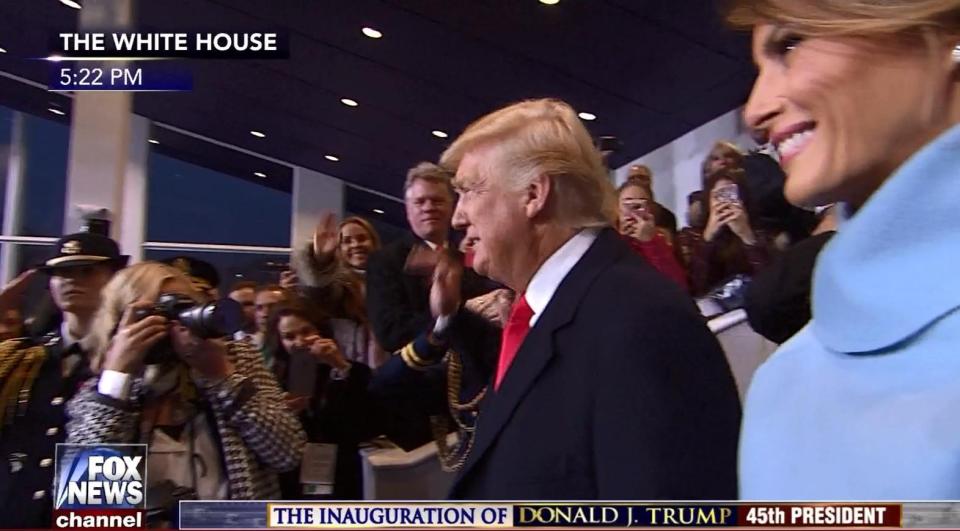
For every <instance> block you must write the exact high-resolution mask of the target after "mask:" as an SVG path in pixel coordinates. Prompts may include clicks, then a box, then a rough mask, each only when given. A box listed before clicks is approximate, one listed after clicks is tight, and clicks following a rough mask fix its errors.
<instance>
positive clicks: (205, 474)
mask: <svg viewBox="0 0 960 531" xmlns="http://www.w3.org/2000/svg"><path fill="white" fill-rule="evenodd" d="M161 294H164V295H174V296H176V297H178V298H179V299H180V300H182V301H185V302H184V303H183V304H189V303H190V302H191V301H192V302H197V303H199V302H205V301H206V297H205V296H204V295H203V294H201V293H199V292H197V291H195V290H194V289H193V288H192V287H191V285H190V281H189V280H188V279H187V278H186V277H184V275H183V274H182V273H181V272H180V271H178V270H176V269H174V268H172V267H169V266H166V265H163V264H158V263H151V262H146V263H141V264H137V265H134V266H132V267H130V268H127V269H125V270H123V271H121V272H119V273H118V274H117V275H116V276H115V277H114V278H113V280H112V281H111V282H110V283H109V284H108V285H107V286H106V287H105V288H104V290H103V296H102V300H103V305H102V306H101V309H100V312H99V314H98V315H97V317H96V319H95V321H94V325H93V327H94V332H93V334H94V337H95V340H96V341H95V348H94V349H93V352H94V354H93V359H92V360H91V368H92V369H93V371H94V373H95V374H97V376H95V377H93V378H92V379H91V380H89V381H88V382H87V383H86V384H85V385H84V387H83V389H81V391H80V392H79V393H78V394H77V395H76V396H75V397H74V398H73V399H72V400H71V402H70V404H69V406H68V409H67V412H68V415H69V417H70V420H69V421H68V424H67V436H68V439H67V441H68V442H70V443H137V442H139V443H147V444H149V449H148V452H149V454H148V460H147V461H148V471H147V478H148V482H149V484H148V487H147V492H148V496H147V498H148V505H150V504H152V502H153V501H154V500H162V499H163V498H164V497H165V496H166V495H167V494H168V493H169V492H183V491H190V490H192V491H193V492H195V494H196V497H197V498H199V499H230V500H245V499H270V498H277V497H278V496H279V487H278V483H277V473H279V472H285V471H288V470H292V469H294V468H296V467H297V466H298V465H299V464H300V459H301V455H302V452H303V445H304V442H305V439H306V437H305V435H304V432H303V429H302V428H301V426H300V423H299V422H298V421H297V419H296V417H295V416H294V415H293V413H292V412H291V411H290V410H289V409H287V407H286V405H285V403H284V401H283V393H282V392H281V391H280V388H279V387H278V385H277V382H276V380H275V379H274V377H273V375H272V374H271V373H270V371H268V370H267V368H266V367H265V366H264V364H263V361H262V360H261V358H260V355H259V354H258V353H257V352H255V351H253V350H251V348H250V347H248V346H246V345H245V344H243V343H240V342H233V341H224V340H219V339H200V338H198V337H197V336H196V335H194V333H193V332H191V331H190V330H189V329H188V328H187V327H186V326H184V325H183V324H181V323H179V322H177V321H168V320H167V318H165V317H163V316H162V315H155V314H154V315H149V316H147V317H143V318H140V319H138V318H137V316H138V314H140V315H142V314H143V313H145V311H146V312H150V310H151V309H152V308H154V306H155V305H156V303H157V301H158V299H159V298H160V296H161ZM138 310H139V311H138ZM154 313H156V312H154ZM191 495H192V493H191ZM161 503H163V502H161Z"/></svg>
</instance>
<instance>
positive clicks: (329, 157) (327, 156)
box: [323, 155, 340, 162]
mask: <svg viewBox="0 0 960 531" xmlns="http://www.w3.org/2000/svg"><path fill="white" fill-rule="evenodd" d="M323 158H325V159H327V160H329V161H330V162H338V161H339V160H340V157H337V156H335V155H324V156H323Z"/></svg>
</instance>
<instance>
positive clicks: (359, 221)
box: [337, 216, 380, 251]
mask: <svg viewBox="0 0 960 531" xmlns="http://www.w3.org/2000/svg"><path fill="white" fill-rule="evenodd" d="M351 224H353V225H359V226H360V227H361V228H362V229H363V230H365V231H367V234H369V235H370V241H371V242H373V250H374V251H376V250H379V249H380V235H379V234H378V233H377V229H375V228H373V224H372V223H370V222H369V221H367V220H365V219H363V218H361V217H360V216H350V217H348V218H344V220H343V221H341V222H340V226H339V227H337V240H338V241H339V242H341V243H342V242H343V228H344V227H346V226H347V225H351Z"/></svg>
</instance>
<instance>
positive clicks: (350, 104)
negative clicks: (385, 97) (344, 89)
mask: <svg viewBox="0 0 960 531" xmlns="http://www.w3.org/2000/svg"><path fill="white" fill-rule="evenodd" d="M340 103H342V104H344V105H346V106H347V107H356V106H357V105H360V104H359V103H357V101H356V100H351V99H350V98H340Z"/></svg>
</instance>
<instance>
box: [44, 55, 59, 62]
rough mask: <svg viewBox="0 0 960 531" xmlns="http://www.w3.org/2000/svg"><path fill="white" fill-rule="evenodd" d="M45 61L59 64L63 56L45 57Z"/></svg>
mask: <svg viewBox="0 0 960 531" xmlns="http://www.w3.org/2000/svg"><path fill="white" fill-rule="evenodd" d="M47 61H50V62H53V63H59V62H60V61H63V56H62V55H51V56H50V57H47Z"/></svg>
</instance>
